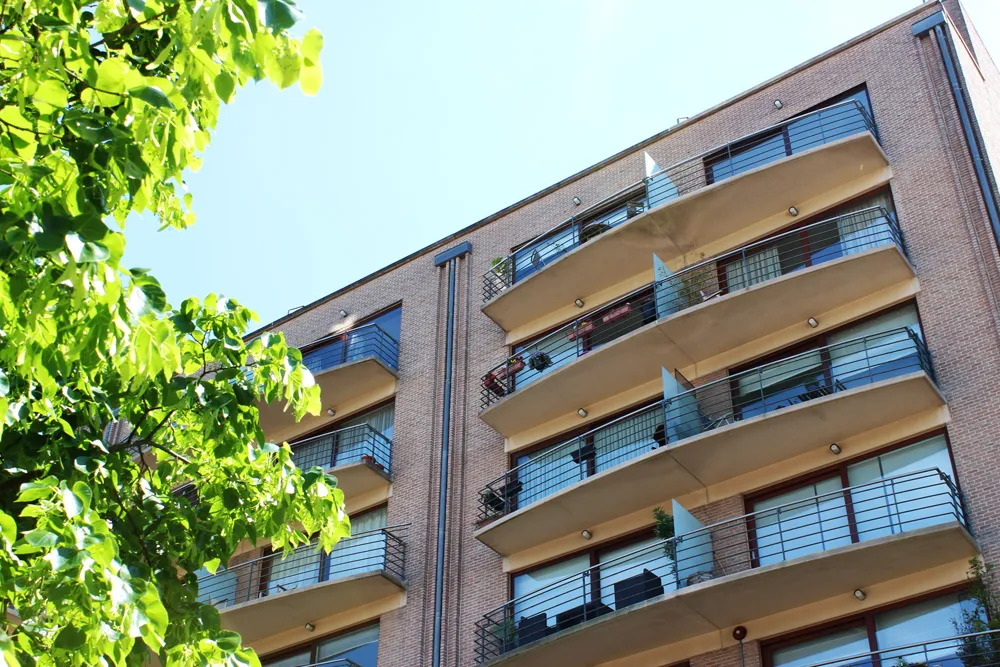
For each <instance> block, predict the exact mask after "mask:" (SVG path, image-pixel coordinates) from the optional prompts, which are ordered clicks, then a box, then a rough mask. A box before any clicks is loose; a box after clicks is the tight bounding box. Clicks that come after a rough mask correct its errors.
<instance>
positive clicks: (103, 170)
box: [0, 0, 350, 665]
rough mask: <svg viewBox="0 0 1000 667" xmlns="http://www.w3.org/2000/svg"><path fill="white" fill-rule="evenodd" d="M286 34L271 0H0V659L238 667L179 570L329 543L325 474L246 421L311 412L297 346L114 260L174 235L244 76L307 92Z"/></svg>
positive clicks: (312, 80)
mask: <svg viewBox="0 0 1000 667" xmlns="http://www.w3.org/2000/svg"><path fill="white" fill-rule="evenodd" d="M296 19H297V11H296V9H295V7H294V5H293V3H292V2H291V0H263V1H262V2H260V3H258V2H257V0H99V1H94V0H91V1H89V2H87V1H84V0H0V418H2V421H0V604H2V606H3V607H4V609H6V610H8V611H9V613H13V614H15V615H16V619H14V620H11V619H10V618H8V622H7V623H5V624H4V625H2V626H0V665H99V664H104V665H137V664H142V663H144V662H148V661H149V659H150V653H151V652H152V653H155V654H158V656H159V659H160V661H161V663H162V664H165V665H205V664H226V665H241V664H258V660H257V658H256V656H255V655H254V654H253V652H252V651H251V650H248V649H244V648H242V647H241V646H240V638H239V637H238V636H237V635H235V634H233V633H230V632H226V631H223V630H222V629H221V628H220V619H219V613H218V612H217V611H216V610H215V609H214V608H212V607H210V606H207V605H204V604H200V603H199V602H197V600H196V588H197V579H196V577H195V575H194V573H195V572H197V571H198V570H200V569H201V568H203V567H204V568H208V569H209V570H210V571H212V570H214V569H215V568H217V567H219V566H220V564H222V563H226V562H227V560H228V559H229V557H230V556H231V555H232V554H233V553H234V550H235V549H236V548H237V546H238V545H239V544H240V543H241V542H243V541H244V540H249V541H250V542H253V543H257V542H259V541H263V540H270V541H271V543H272V545H273V547H274V548H275V549H279V550H280V549H284V550H286V551H287V550H290V549H292V548H294V547H296V546H298V545H302V544H306V543H308V542H309V541H310V540H311V539H316V540H317V541H318V543H319V545H320V547H321V548H323V549H326V550H329V549H332V548H333V546H334V545H335V544H336V542H337V540H339V539H340V538H341V537H342V536H345V535H347V533H348V531H349V527H350V526H349V521H348V519H347V517H346V515H345V513H344V504H343V493H342V492H341V491H340V490H339V489H337V488H336V480H335V479H334V478H332V477H330V476H329V475H325V474H324V473H323V471H321V470H320V469H318V468H316V469H312V470H308V471H300V470H298V469H297V468H296V467H295V465H294V464H293V462H292V460H291V452H290V450H289V448H288V446H287V445H282V446H277V445H274V444H267V443H266V442H265V440H264V434H263V433H262V431H261V428H260V425H259V416H258V411H257V407H256V404H257V401H258V400H266V401H268V402H277V401H284V402H285V403H286V406H287V407H286V409H289V410H293V411H294V413H295V415H296V417H297V418H301V416H302V415H303V414H305V413H306V412H307V411H309V412H312V413H318V409H319V396H318V389H317V388H316V387H315V386H313V385H312V382H311V376H310V375H309V373H308V371H307V370H306V368H305V366H304V365H303V363H302V357H301V355H300V353H299V352H298V351H297V350H295V349H292V348H290V347H288V346H287V345H286V343H285V341H284V339H283V337H282V336H281V335H274V334H265V335H262V336H260V337H258V338H256V339H255V340H253V341H251V342H249V343H247V342H245V341H244V340H243V338H242V334H243V332H244V331H246V329H247V326H248V323H249V322H250V321H251V320H252V319H253V318H254V317H255V316H254V315H253V313H252V312H251V311H249V310H248V309H247V308H245V307H244V306H242V305H240V304H238V303H237V302H235V301H234V300H232V299H226V298H223V297H217V296H214V295H210V296H208V297H207V298H205V299H204V300H202V301H199V300H196V299H187V300H185V301H183V302H182V303H181V304H180V305H179V306H177V307H171V306H170V305H169V304H168V302H167V298H166V295H165V294H164V292H163V290H162V289H161V288H160V285H159V283H158V282H157V281H156V279H155V278H154V277H153V276H152V275H151V274H150V273H149V272H148V271H146V270H142V269H126V268H125V267H123V266H122V265H121V259H122V253H123V250H124V247H125V236H124V229H125V221H126V218H127V217H128V216H129V215H130V214H132V213H143V212H147V213H151V214H154V215H155V216H157V217H158V219H159V221H160V223H161V224H162V225H163V226H164V227H168V226H169V227H178V228H183V227H186V226H188V225H190V224H192V222H193V221H194V214H193V213H192V211H191V204H192V202H191V198H190V195H186V194H185V195H182V188H183V177H184V171H185V170H186V169H192V170H193V169H196V168H197V167H198V165H199V162H200V159H201V158H200V155H201V153H202V151H204V149H205V147H206V146H207V145H208V142H209V139H210V136H211V135H210V132H211V130H212V129H213V128H214V127H215V124H216V120H217V118H218V112H219V107H220V103H228V102H230V101H231V100H232V99H233V96H234V94H235V92H236V90H237V89H238V88H239V87H241V86H242V85H244V84H246V83H247V82H248V81H250V80H254V81H258V80H261V79H264V78H268V79H271V80H272V81H273V82H274V83H276V84H277V85H278V86H279V87H281V88H285V87H288V86H290V85H292V84H293V83H295V82H296V81H298V82H299V83H300V85H301V87H302V89H303V90H304V91H305V92H307V93H314V92H315V90H316V89H317V87H318V86H319V83H320V78H321V74H320V66H319V52H320V49H321V47H322V38H321V36H320V35H319V33H317V32H315V31H310V32H308V33H306V34H305V35H304V37H303V38H302V39H301V40H297V39H295V38H293V37H292V36H291V35H290V34H289V29H290V28H292V26H293V25H294V23H295V21H296ZM177 259H178V261H183V258H177ZM115 420H119V422H127V423H128V424H130V425H131V430H130V432H129V433H128V434H127V436H126V437H124V438H120V439H111V438H108V437H105V435H104V434H105V429H106V428H107V427H108V425H109V424H111V423H113V422H114V421H115ZM185 482H194V484H195V485H196V487H197V491H198V495H199V497H200V502H198V503H196V504H195V505H192V504H191V503H190V502H188V501H187V500H185V499H183V498H180V497H177V496H175V495H174V494H172V491H173V490H174V489H176V488H177V487H178V486H179V485H181V484H183V483H185Z"/></svg>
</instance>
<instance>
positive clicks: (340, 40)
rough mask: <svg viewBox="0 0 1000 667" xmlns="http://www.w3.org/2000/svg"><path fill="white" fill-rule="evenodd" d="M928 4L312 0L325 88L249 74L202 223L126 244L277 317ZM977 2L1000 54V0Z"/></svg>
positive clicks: (902, 0)
mask: <svg viewBox="0 0 1000 667" xmlns="http://www.w3.org/2000/svg"><path fill="white" fill-rule="evenodd" d="M916 2H917V0H874V1H873V0H810V1H805V0H754V1H752V2H750V1H746V0H714V1H704V0H703V1H702V2H688V1H684V0H604V1H597V0H593V1H591V0H506V1H505V2H483V1H476V0H473V1H470V0H458V1H456V2H433V1H426V2H412V1H410V0H379V1H368V2H344V1H341V0H336V1H333V0H300V2H299V4H300V7H301V8H302V9H303V11H304V13H305V18H304V19H303V21H302V23H301V24H300V26H299V27H300V28H301V30H302V31H304V30H305V29H307V28H310V27H316V28H318V29H319V30H320V31H322V33H323V35H324V37H325V47H324V49H323V57H322V58H323V69H324V83H323V88H322V90H321V91H320V93H319V95H317V96H316V97H306V96H304V95H303V94H302V93H301V91H299V89H298V87H295V88H291V89H288V90H285V91H278V90H277V89H276V88H274V87H273V86H272V85H270V84H267V83H265V84H260V85H251V86H249V87H247V88H244V89H243V90H241V91H239V92H238V94H237V96H236V100H235V101H234V103H233V104H231V105H230V106H228V107H226V108H224V109H223V111H222V114H221V117H220V120H219V127H218V130H217V132H216V134H215V137H214V139H213V141H212V145H211V146H210V147H209V149H208V151H207V152H206V154H205V163H204V166H203V167H202V169H201V171H199V172H198V173H195V174H191V175H190V177H189V178H188V179H187V186H188V189H189V190H190V191H191V192H192V193H193V194H194V205H195V210H196V212H197V215H198V221H197V223H196V224H195V225H194V226H193V227H192V228H190V229H188V230H184V231H175V230H167V231H163V232H157V231H156V228H157V226H156V224H155V222H154V221H151V220H146V219H136V220H134V221H132V222H130V223H129V226H128V229H127V231H128V247H127V250H126V256H125V259H126V262H127V265H129V266H142V267H147V268H152V269H153V270H154V272H155V275H157V277H158V278H159V279H160V281H161V282H162V283H163V285H164V287H165V289H166V291H167V295H168V297H169V298H170V301H171V302H172V303H180V301H181V300H182V299H183V298H185V297H187V296H199V297H200V296H204V295H205V294H207V293H209V292H217V293H222V294H225V295H226V296H230V297H235V298H236V299H238V300H239V301H241V302H242V303H244V304H247V305H249V306H250V307H251V308H253V309H254V310H256V311H257V312H258V313H259V314H260V317H261V321H262V322H264V323H266V322H269V321H271V320H274V319H276V318H278V317H280V316H282V315H284V314H285V313H286V312H287V311H288V310H289V309H290V308H294V307H296V306H301V305H304V304H306V303H309V302H311V301H313V300H315V299H317V298H319V297H321V296H323V295H325V294H328V293H330V292H332V291H334V290H336V289H338V288H340V287H342V286H344V285H346V284H348V283H351V282H353V281H354V280H357V279H358V278H361V277H362V276H365V275H367V274H369V273H371V272H372V271H375V270H377V269H379V268H380V267H382V266H385V265H386V264H389V263H391V262H393V261H395V260H397V259H399V258H401V257H403V256H405V255H407V254H409V253H411V252H413V251H415V250H418V249H419V248H421V247H423V246H426V245H428V244H430V243H432V242H434V241H436V240H438V239H440V238H441V237H443V236H446V235H448V234H450V233H452V232H454V231H456V230H458V229H460V228H462V227H465V226H466V225H469V224H471V223H473V222H475V221H476V220H479V219H481V218H484V217H486V216H488V215H489V214H491V213H493V212H495V211H497V210H499V209H501V208H503V207H505V206H507V205H509V204H511V203H513V202H515V201H517V200H519V199H521V198H523V197H525V196H527V195H530V194H531V193H533V192H536V191H538V190H540V189H542V188H544V187H546V186H548V185H550V184H551V183H554V182H556V181H558V180H560V179H562V178H565V177H566V176H569V175H570V174H573V173H574V172H576V171H579V170H580V169H583V168H585V167H587V166H589V165H591V164H593V163H595V162H598V161H600V160H601V159H603V158H605V157H607V156H609V155H611V154H613V153H615V152H617V151H619V150H621V149H623V148H626V147H627V146H630V145H632V144H634V143H636V142H638V141H640V140H642V139H644V138H646V137H648V136H650V135H653V134H655V133H657V132H660V131H661V130H663V129H666V128H667V127H670V126H671V125H673V124H674V123H675V122H676V120H677V118H679V117H681V116H693V115H695V114H696V113H698V112H699V111H702V110H704V109H706V108H708V107H710V106H712V105H714V104H716V103H718V102H721V101H722V100H725V99H727V98H729V97H732V96H733V95H735V94H737V93H739V92H741V91H743V90H746V89H747V88H750V87H752V86H754V85H755V84H757V83H759V82H761V81H763V80H765V79H767V78H769V77H771V76H773V75H775V74H778V73H780V72H782V71H784V70H786V69H788V68H790V67H792V66H794V65H796V64H797V63H799V62H802V61H803V60H806V59H808V58H810V57H812V56H815V55H817V54H819V53H821V52H823V51H824V50H826V49H828V48H830V47H832V46H835V45H836V44H839V43H841V42H843V41H845V40H847V39H849V38H850V37H852V36H854V35H856V34H858V33H860V32H863V31H865V30H867V29H869V28H872V27H874V26H875V25H877V24H879V23H881V22H882V21H885V20H886V19H889V18H891V17H893V16H895V15H897V14H899V13H901V12H903V11H905V10H906V9H909V8H910V7H912V6H914V5H915V4H916ZM964 4H965V6H966V8H967V9H968V11H969V13H970V15H971V16H972V19H973V21H974V23H975V24H976V26H977V28H978V29H979V32H980V34H981V35H982V36H983V39H984V40H985V41H986V44H987V47H988V48H990V50H991V52H992V53H993V54H995V55H996V56H997V57H998V58H1000V2H998V0H964ZM833 92H836V91H833ZM723 139H724V138H723V137H720V141H721V140H723Z"/></svg>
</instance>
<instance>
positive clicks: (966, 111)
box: [913, 10, 1000, 246]
mask: <svg viewBox="0 0 1000 667" xmlns="http://www.w3.org/2000/svg"><path fill="white" fill-rule="evenodd" d="M947 27H948V20H947V19H946V18H945V14H944V11H943V10H942V11H939V12H936V13H934V14H931V15H930V16H928V17H927V18H925V19H923V20H922V21H918V22H917V23H914V24H913V35H914V37H922V36H924V35H926V34H928V33H930V32H931V31H934V36H935V37H936V38H937V45H938V50H939V51H940V52H941V60H942V62H943V63H944V70H945V74H946V75H947V77H948V85H949V86H950V88H951V96H952V99H953V100H954V102H955V108H956V109H958V119H959V122H960V124H961V126H962V134H964V135H965V145H966V148H968V149H969V157H970V158H972V167H973V171H975V173H976V181H977V183H978V185H979V192H980V194H982V196H983V204H984V205H985V206H986V215H987V217H989V220H990V227H992V229H993V240H994V241H995V242H996V243H997V245H998V246H1000V212H998V206H997V201H996V198H995V197H994V192H993V187H992V185H991V184H990V180H989V177H988V176H987V175H986V160H985V158H984V156H983V152H984V151H983V147H982V146H981V145H980V142H979V137H978V136H977V135H976V132H975V129H974V128H973V126H972V109H971V106H970V105H969V100H968V99H967V98H966V95H965V91H964V90H962V85H961V83H960V82H959V79H958V70H957V69H956V68H955V61H954V59H953V58H952V55H951V46H952V43H951V36H950V34H949V33H948V30H947Z"/></svg>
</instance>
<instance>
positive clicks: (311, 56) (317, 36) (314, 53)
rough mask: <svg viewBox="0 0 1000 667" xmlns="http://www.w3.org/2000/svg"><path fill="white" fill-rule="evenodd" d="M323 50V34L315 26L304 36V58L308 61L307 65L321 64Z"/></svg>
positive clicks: (302, 48)
mask: <svg viewBox="0 0 1000 667" xmlns="http://www.w3.org/2000/svg"><path fill="white" fill-rule="evenodd" d="M322 50H323V35H322V34H321V33H320V31H319V30H316V29H315V28H313V29H311V30H310V31H309V32H307V33H306V34H305V37H303V38H302V47H301V51H302V58H303V59H304V60H305V61H306V65H310V66H312V65H319V53H320V51H322Z"/></svg>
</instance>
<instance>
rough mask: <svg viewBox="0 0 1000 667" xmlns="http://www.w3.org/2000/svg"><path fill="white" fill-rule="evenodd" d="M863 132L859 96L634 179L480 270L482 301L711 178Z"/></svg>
mask: <svg viewBox="0 0 1000 667" xmlns="http://www.w3.org/2000/svg"><path fill="white" fill-rule="evenodd" d="M861 132H871V133H872V135H873V136H874V137H875V138H876V140H877V139H878V130H877V128H876V127H875V122H874V120H873V119H872V118H871V116H870V115H869V114H868V111H867V110H866V109H865V108H864V106H862V105H861V103H860V102H858V101H857V100H847V101H844V102H840V103H838V104H834V105H831V106H829V107H825V108H823V109H820V110H818V111H813V112H810V113H807V114H803V115H801V116H796V117H795V118H790V119H788V120H785V121H782V122H781V123H778V124H776V125H772V126H771V127H768V128H765V129H763V130H759V131H757V132H754V133H753V134H750V135H747V136H745V137H742V138H740V139H736V140H735V141H731V142H729V143H727V144H723V145H722V146H718V147H716V148H713V149H711V150H708V151H705V152H704V153H701V154H699V155H696V156H694V157H691V158H687V159H685V160H683V161H681V162H678V163H677V164H674V165H672V166H669V167H666V168H664V169H661V170H659V171H658V172H656V173H654V174H652V175H651V176H648V177H647V178H644V179H642V180H641V181H638V182H636V183H633V184H631V185H629V186H627V187H625V188H623V189H622V190H620V191H618V192H616V193H614V194H613V195H611V196H609V197H606V198H605V199H603V200H602V201H600V202H598V203H597V204H594V205H593V206H590V207H588V208H587V209H586V210H584V211H582V212H580V213H578V214H576V215H574V216H572V217H570V218H569V219H568V220H566V221H564V222H562V223H560V224H559V225H557V226H556V227H554V228H553V229H550V230H548V231H546V232H543V233H542V234H539V235H538V236H536V237H534V238H533V239H531V240H529V241H527V242H525V243H523V244H521V246H519V247H518V248H517V249H515V250H514V252H512V253H511V254H509V255H507V256H506V257H503V258H498V260H496V261H495V262H494V263H493V265H492V266H491V267H490V270H489V271H487V272H486V273H485V274H483V301H484V302H487V301H490V300H491V299H493V298H495V297H496V296H498V295H499V294H501V293H502V292H503V291H504V290H506V289H507V288H509V287H511V286H512V285H514V284H515V283H516V282H518V281H521V280H524V279H525V278H527V277H528V276H530V275H532V274H534V273H537V272H538V271H541V270H542V269H543V268H545V266H546V265H547V264H550V263H551V262H553V261H555V260H556V259H558V258H559V257H561V256H563V255H564V254H566V253H567V252H569V251H571V250H573V249H574V248H576V247H577V246H579V245H582V244H583V243H586V242H587V241H590V240H592V239H594V238H596V237H598V236H600V235H601V234H603V233H604V232H607V231H609V230H611V229H613V228H615V227H617V226H618V225H620V224H622V223H624V222H626V221H627V220H629V219H631V218H633V217H635V216H637V215H639V214H641V213H643V212H644V211H647V210H651V209H653V208H656V207H657V206H660V205H661V204H665V203H667V202H669V201H671V200H673V199H676V198H678V197H680V196H681V195H685V194H688V193H691V192H695V191H697V190H700V189H702V188H704V187H706V186H708V185H711V184H712V183H717V182H719V181H722V180H725V179H727V178H731V177H733V176H736V175H738V174H741V173H743V172H745V171H749V170H751V169H755V168H757V167H760V166H763V165H766V164H769V163H771V162H774V161H776V160H780V159H781V158H784V157H787V156H789V155H795V154H796V153H801V152H802V151H805V150H808V149H810V148H815V147H817V146H821V145H823V144H827V143H830V142H832V141H836V140H838V139H842V138H844V137H848V136H851V135H853V134H858V133H861Z"/></svg>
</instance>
